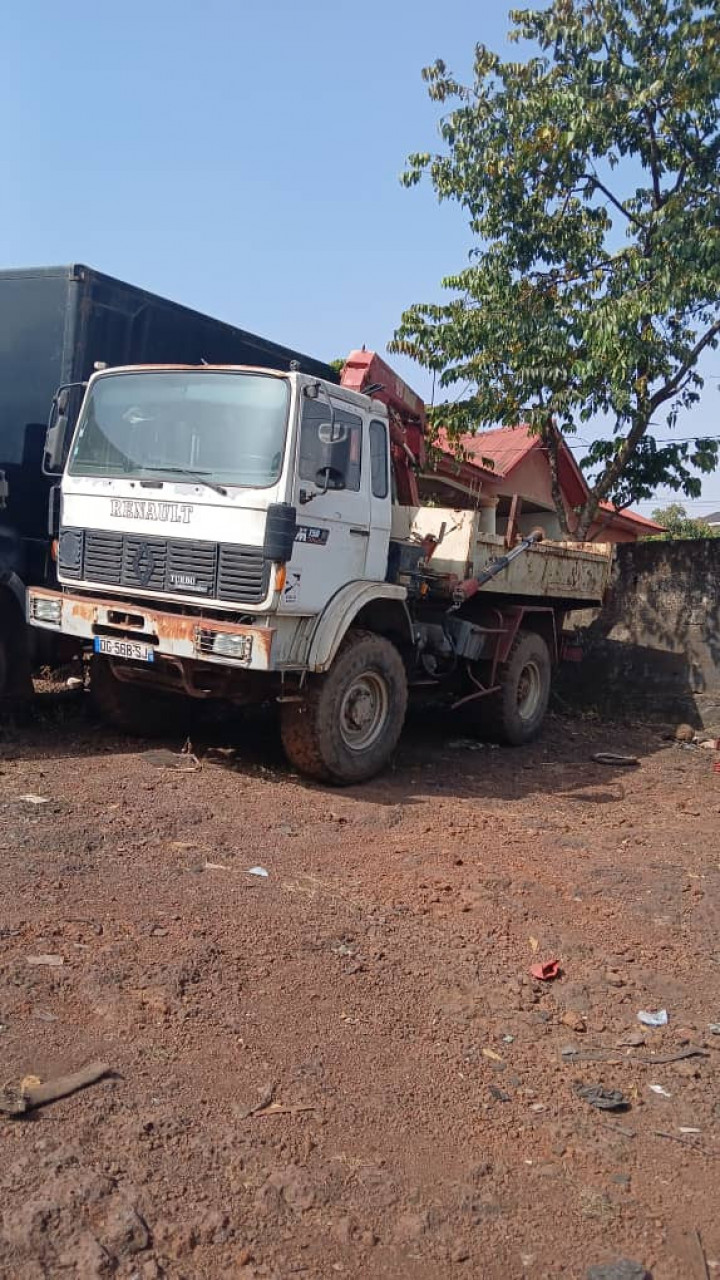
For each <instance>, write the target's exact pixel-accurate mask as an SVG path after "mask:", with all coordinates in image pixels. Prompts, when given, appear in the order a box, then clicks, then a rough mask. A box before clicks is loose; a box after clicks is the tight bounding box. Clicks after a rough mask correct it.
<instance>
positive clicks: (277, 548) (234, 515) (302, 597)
mask: <svg viewBox="0 0 720 1280" xmlns="http://www.w3.org/2000/svg"><path fill="white" fill-rule="evenodd" d="M371 390H372V389H371ZM408 390H409V389H408ZM410 394H412V393H410ZM57 430H58V431H59V432H60V434H61V433H62V422H60V423H59V424H58V426H57ZM391 435H392V431H391V419H390V416H389V412H388V408H387V407H386V404H385V403H383V402H382V400H381V399H378V398H374V397H373V394H370V395H368V394H364V393H363V392H361V391H357V390H353V389H351V388H349V387H347V386H343V385H336V384H334V383H331V382H328V381H323V380H321V379H318V378H315V377H311V376H309V375H307V374H304V373H302V372H300V371H298V370H295V369H291V370H290V371H289V372H277V371H274V370H269V369H259V368H249V367H232V366H222V367H220V366H213V367H210V366H200V367H198V366H131V367H127V368H115V369H103V370H101V371H99V372H97V373H95V374H94V376H93V377H92V378H91V379H90V382H89V384H88V387H87V391H86V394H85V399H84V402H83V407H82V410H81V412H80V415H79V418H78V422H77V426H76V429H75V432H74V436H73V439H72V441H71V443H70V447H69V451H68V453H67V462H66V466H65V471H64V474H63V478H62V486H61V515H60V529H59V536H58V540H57V575H58V583H59V590H57V591H53V590H48V589H45V588H35V589H32V590H31V591H30V593H29V602H28V609H29V620H30V622H31V623H32V624H33V625H35V626H38V627H43V628H50V629H55V630H59V631H61V632H63V633H64V634H66V635H70V636H74V637H76V638H77V639H78V640H80V641H81V642H83V644H84V645H85V646H86V648H87V649H89V650H91V652H92V658H93V661H92V674H91V683H92V688H93V691H94V695H95V697H96V700H97V701H98V703H99V705H100V707H101V709H102V710H103V711H104V713H105V714H106V715H107V716H108V717H109V718H111V719H112V720H113V721H114V722H115V723H117V724H119V725H122V726H123V727H126V728H130V729H134V730H139V731H144V730H147V729H148V728H150V727H151V724H152V721H153V720H155V721H156V722H158V723H159V724H160V725H161V726H165V727H166V726H167V725H168V724H169V723H170V721H171V720H172V713H173V712H174V711H179V709H180V707H181V706H182V703H181V702H180V700H179V699H177V698H175V699H173V696H172V695H177V694H178V693H182V694H185V695H190V696H191V697H194V698H196V699H211V698H221V699H225V700H227V701H229V702H234V703H242V702H246V701H248V700H256V699H262V698H266V697H268V696H269V695H272V696H274V697H276V698H277V699H278V700H279V701H280V703H281V706H282V726H283V740H284V743H285V747H286V751H287V753H288V755H289V756H290V758H291V759H292V760H293V762H294V763H295V764H296V766H297V767H299V768H300V769H302V770H303V771H304V772H306V773H308V774H310V775H312V776H315V777H320V778H325V779H328V780H330V781H334V782H352V781H361V780H363V779H365V778H367V777H370V776H371V775H372V774H373V773H376V772H377V771H378V770H379V769H380V768H382V766H383V765H384V764H385V762H386V761H387V759H388V757H389V755H390V754H391V752H392V751H393V750H394V747H395V745H396V743H397V740H398V737H399V734H400V731H401V728H402V724H403V720H404V716H405V708H406V703H407V690H408V681H412V680H413V679H414V678H416V679H417V680H418V682H419V683H422V684H423V685H424V686H427V685H428V684H430V685H432V684H433V683H435V684H437V685H438V688H445V687H448V688H449V689H451V690H453V691H454V696H456V695H457V694H458V693H461V692H462V688H463V687H464V682H465V681H466V679H467V678H468V677H469V679H470V680H471V686H470V687H471V692H470V694H469V697H470V698H471V699H473V698H476V697H478V696H480V695H481V693H482V694H487V695H497V694H498V693H499V692H500V690H501V688H502V687H503V684H502V681H500V680H499V675H498V673H499V672H500V669H501V667H504V666H507V664H508V663H509V662H511V659H512V655H513V652H514V646H515V645H516V641H517V638H518V635H520V633H521V628H520V622H521V621H522V620H523V618H526V619H527V617H528V616H529V613H528V610H529V607H528V605H527V604H524V605H523V606H521V607H520V609H519V612H518V606H516V605H515V606H514V607H513V608H510V609H508V608H507V607H506V608H505V611H504V613H503V612H502V610H501V622H500V626H498V622H497V620H496V618H495V612H497V610H495V611H494V612H492V611H491V613H492V616H490V615H488V614H487V608H488V607H489V606H490V605H492V603H493V602H492V600H490V601H488V600H487V599H486V597H482V600H481V603H480V605H479V606H478V601H477V598H476V594H477V593H476V589H475V588H474V587H472V583H473V582H474V581H476V579H473V578H472V574H474V573H476V572H477V571H478V570H479V569H481V568H482V567H483V565H484V564H486V562H487V561H488V545H486V544H487V543H488V538H487V536H485V535H483V534H482V532H481V527H480V523H479V517H478V512H477V511H475V512H472V511H464V512H461V513H457V512H455V513H453V512H443V510H441V509H438V508H432V509H430V510H424V511H423V509H421V508H420V509H418V508H410V507H407V506H405V507H403V508H399V507H398V505H397V504H393V466H392V463H393V440H392V439H391ZM458 515H459V517H460V518H458ZM443 516H445V517H447V518H445V519H441V517H443ZM436 525H437V529H435V526H436ZM447 531H452V533H453V537H454V540H453V542H452V547H453V550H452V555H451V558H450V559H449V560H442V561H440V560H438V562H437V563H438V564H440V563H442V571H440V572H436V571H435V570H434V569H433V567H432V564H431V555H432V550H433V549H434V548H435V547H437V546H438V545H439V544H440V542H442V540H443V538H444V537H445V536H446V533H447ZM490 544H491V545H490V550H491V551H493V552H495V553H497V552H498V551H500V550H502V549H503V544H502V539H499V538H495V539H493V538H492V537H491V538H490ZM448 545H450V543H448ZM391 546H392V547H394V550H393V551H392V553H391ZM528 549H529V544H528ZM534 549H535V550H542V551H545V550H546V548H534ZM512 554H513V555H515V554H517V552H513V553H512ZM497 558H498V557H497V555H495V560H497ZM510 558H512V556H511V557H510ZM491 559H492V557H491ZM506 559H507V557H506ZM605 559H606V558H605ZM565 561H567V552H565ZM601 561H602V563H601ZM560 564H561V561H560V560H558V558H557V557H556V558H555V561H553V562H552V563H551V562H547V561H546V562H536V563H535V578H534V579H533V585H532V592H531V594H533V595H535V596H537V595H542V596H546V595H547V594H548V591H549V592H550V595H551V597H552V599H551V600H549V601H548V600H543V602H542V603H541V604H535V605H533V606H531V609H530V611H532V610H534V612H535V614H536V617H535V626H534V631H531V632H529V633H528V634H530V635H531V639H530V641H529V642H526V645H525V648H526V649H527V650H528V654H527V662H524V665H522V671H525V672H526V676H525V677H522V671H521V673H520V677H519V678H520V680H521V681H522V678H525V679H526V683H527V679H530V685H531V686H532V687H531V689H530V695H531V696H530V695H528V694H527V691H526V693H523V694H522V696H521V693H518V688H516V687H515V685H517V683H518V682H517V681H515V683H514V685H513V688H514V692H513V693H512V695H511V700H512V699H515V702H514V703H513V708H514V716H510V715H509V712H508V715H506V717H505V718H506V720H507V721H508V725H507V726H506V728H508V733H507V734H506V736H509V737H510V738H511V739H513V740H518V741H522V740H526V739H527V738H528V737H529V736H533V734H534V733H536V732H537V730H538V728H539V726H540V724H541V722H542V718H543V716H544V712H545V708H546V705H547V698H548V694H549V671H550V666H551V662H552V657H553V656H554V654H555V653H556V652H557V648H558V643H557V633H558V628H559V626H560V625H561V615H560V612H559V611H560V610H562V609H563V608H566V607H567V605H568V602H569V601H571V600H577V599H578V597H581V599H580V600H579V601H578V604H580V603H581V604H584V605H586V604H588V603H594V602H596V599H597V596H598V590H599V589H600V577H602V576H603V572H604V570H605V568H606V564H605V561H604V560H603V558H602V557H599V556H598V555H597V553H595V555H594V556H593V555H592V554H590V553H587V555H586V563H585V565H584V569H583V572H584V577H583V575H581V578H582V585H581V584H580V579H579V578H578V575H577V572H576V569H577V566H573V574H568V573H567V572H565V573H563V572H560V573H559V576H558V565H560ZM548 565H549V566H550V568H553V566H554V569H555V575H554V577H553V573H552V572H549V570H548ZM508 568H509V565H508ZM469 575H470V576H469ZM493 575H495V576H497V574H496V571H495V570H492V571H491V573H490V577H493ZM593 575H594V576H593ZM598 575H599V576H598ZM506 576H507V575H506ZM485 580H486V579H484V580H483V581H485ZM508 581H509V579H508ZM468 582H469V583H470V584H471V586H470V589H467V583H468ZM553 583H554V584H555V585H554V586H552V584H553ZM463 584H466V590H465V592H464V593H463V591H460V592H459V593H458V586H459V585H460V586H462V585H463ZM569 584H571V585H569ZM521 585H522V584H521ZM505 590H506V594H507V584H506V587H505ZM515 590H517V588H515ZM525 594H527V585H526V592H525ZM600 594H601V592H600ZM510 603H511V602H510V601H508V600H506V601H505V605H506V606H507V605H508V604H510ZM541 614H545V615H547V616H546V617H544V618H542V617H541ZM503 618H504V619H505V622H503ZM505 623H507V625H505ZM533 637H534V638H533ZM515 665H516V666H517V663H516V664H515ZM528 671H529V672H530V676H529V677H528V676H527V672H528ZM478 672H479V673H481V674H482V676H483V678H482V679H480V678H479V675H478ZM518 687H519V686H518ZM518 698H520V701H519V702H518V701H517V700H518ZM523 698H524V699H525V703H523ZM460 700H461V701H465V700H467V699H465V698H461V699H460ZM496 701H497V698H496ZM518 708H519V711H518ZM510 720H512V722H513V723H512V725H510Z"/></svg>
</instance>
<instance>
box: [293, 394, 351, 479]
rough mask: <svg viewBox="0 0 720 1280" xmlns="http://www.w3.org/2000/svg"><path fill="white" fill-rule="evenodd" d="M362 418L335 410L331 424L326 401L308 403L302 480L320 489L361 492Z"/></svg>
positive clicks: (305, 406)
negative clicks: (308, 481) (310, 482)
mask: <svg viewBox="0 0 720 1280" xmlns="http://www.w3.org/2000/svg"><path fill="white" fill-rule="evenodd" d="M361 462H362V418H360V417H359V415H357V414H354V413H348V412H347V411H346V410H345V409H339V408H337V407H335V420H334V423H333V422H331V417H330V409H329V406H328V403H327V401H326V400H323V399H321V398H320V397H318V399H317V400H306V401H305V402H304V404H303V415H302V426H301V428H300V466H299V474H300V479H301V480H310V481H312V483H313V484H316V485H318V486H319V487H320V488H323V489H324V488H325V481H326V479H327V482H328V483H327V487H328V489H343V488H345V489H353V490H354V491H355V492H357V491H358V490H359V489H360V468H361Z"/></svg>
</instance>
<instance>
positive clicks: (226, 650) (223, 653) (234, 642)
mask: <svg viewBox="0 0 720 1280" xmlns="http://www.w3.org/2000/svg"><path fill="white" fill-rule="evenodd" d="M252 643H253V638H252V636H237V635H232V634H231V633H225V632H223V631H219V632H218V633H217V634H216V635H215V638H214V639H213V647H212V651H213V653H216V654H217V655H218V657H219V658H235V659H236V660H237V661H238V662H249V661H250V658H251V655H252Z"/></svg>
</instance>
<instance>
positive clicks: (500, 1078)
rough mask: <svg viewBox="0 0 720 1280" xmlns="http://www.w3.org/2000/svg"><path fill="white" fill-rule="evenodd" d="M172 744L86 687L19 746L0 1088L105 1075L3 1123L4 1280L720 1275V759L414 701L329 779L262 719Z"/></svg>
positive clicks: (4, 750) (44, 713) (646, 738)
mask: <svg viewBox="0 0 720 1280" xmlns="http://www.w3.org/2000/svg"><path fill="white" fill-rule="evenodd" d="M41 706H43V704H41ZM162 745H163V746H164V748H165V750H164V752H163V751H162V750H161V752H160V754H159V755H158V754H157V750H158V748H157V744H152V743H149V742H137V741H133V740H130V739H124V738H119V737H117V736H114V735H113V734H112V733H110V732H109V731H108V730H106V729H104V728H102V727H100V726H99V725H97V724H95V723H94V722H93V720H92V718H91V717H90V715H89V714H88V713H87V711H86V710H85V708H84V698H83V696H82V695H79V696H78V697H77V698H76V699H75V700H74V701H73V702H72V703H69V704H67V705H66V706H64V707H58V706H57V705H56V703H55V702H54V701H53V700H50V701H49V702H46V704H44V708H43V709H42V710H41V712H40V714H39V715H38V716H37V717H36V718H35V719H34V720H33V721H32V722H30V723H29V724H26V725H24V726H22V727H16V728H15V729H8V728H6V729H5V730H4V731H3V734H2V740H1V742H0V802H1V805H2V815H3V827H2V836H1V839H2V846H3V849H2V858H1V859H0V903H1V910H0V1062H1V1074H0V1085H2V1083H3V1082H5V1081H14V1082H16V1083H17V1082H18V1081H20V1080H21V1079H22V1078H23V1077H26V1076H28V1075H32V1076H37V1077H39V1078H40V1079H41V1080H52V1079H54V1078H56V1077H58V1076H59V1075H62V1074H63V1073H65V1072H68V1071H74V1070H76V1069H77V1068H79V1067H82V1066H83V1065H85V1064H86V1063H88V1062H90V1061H93V1060H98V1059H100V1060H103V1061H104V1062H106V1063H107V1064H108V1065H109V1067H110V1068H111V1074H110V1075H109V1077H108V1078H106V1079H104V1080H103V1081H101V1082H100V1083H97V1084H95V1085H93V1086H91V1087H90V1088H88V1089H86V1090H85V1091H83V1092H81V1093H76V1094H74V1095H73V1096H72V1097H67V1098H65V1099H63V1100H62V1101H57V1102H54V1103H53V1104H51V1105H48V1106H46V1107H44V1108H42V1109H38V1110H37V1111H31V1112H29V1113H28V1114H27V1116H26V1117H25V1118H24V1119H8V1118H2V1117H0V1144H1V1147H0V1150H1V1154H0V1218H1V1221H2V1227H1V1228H0V1275H2V1277H8V1278H10V1280H26V1278H27V1280H36V1278H39V1277H68V1278H72V1277H80V1278H82V1280H87V1278H89V1277H94V1276H99V1277H104V1276H118V1277H123V1278H125V1280H130V1277H136V1278H137V1280H152V1278H155V1277H162V1276H168V1277H173V1280H175V1278H178V1280H182V1278H187V1280H194V1278H195V1277H198V1278H205V1277H207V1278H212V1280H216V1278H220V1277H232V1278H233V1280H235V1278H237V1280H286V1278H288V1280H289V1278H291V1277H294V1276H301V1277H303V1280H315V1278H318V1280H320V1278H322V1280H324V1278H325V1277H333V1276H336V1275H340V1276H344V1277H346V1278H347V1280H360V1277H363V1280H375V1277H377V1278H378V1280H379V1278H382V1277H392V1278H393V1280H403V1278H404V1277H413V1278H417V1280H430V1278H433V1280H434V1278H435V1277H454V1276H458V1277H478V1278H480V1277H482V1280H515V1278H516V1277H517V1278H518V1280H520V1278H521V1277H528V1278H529V1280H542V1278H548V1277H552V1278H555V1277H580V1278H581V1280H582V1278H584V1277H586V1276H588V1277H598V1278H599V1277H605V1276H615V1275H623V1276H628V1277H634V1276H638V1277H639V1276H641V1275H642V1274H643V1268H645V1269H647V1270H648V1271H649V1272H651V1273H652V1276H653V1277H654V1278H655V1280H705V1277H708V1276H710V1277H712V1276H718V1277H719V1280H720V1083H719V1081H718V1064H719V1062H720V1035H719V1034H717V1031H716V1032H713V1031H712V1030H711V1025H712V1024H717V1023H720V936H719V933H718V924H719V923H720V775H719V774H715V773H713V763H714V761H715V760H716V759H718V755H717V754H714V753H712V752H709V751H706V750H703V749H699V748H688V747H683V746H680V745H678V744H675V743H673V742H669V741H666V740H663V738H662V735H661V732H660V731H659V730H658V729H649V728H637V727H636V728H634V729H621V728H618V727H617V726H615V727H610V726H608V725H605V726H603V725H600V724H597V723H591V722H587V721H573V720H568V719H560V718H555V719H553V720H551V721H550V723H549V725H548V728H547V731H546V732H545V734H544V737H543V739H542V741H540V742H539V743H537V744H535V745H534V746H532V747H528V748H525V749H520V750H515V751H505V750H502V751H501V750H497V749H492V748H490V747H488V746H486V747H479V746H478V747H474V745H473V744H472V743H468V741H467V740H464V741H463V740H462V739H461V740H460V741H458V740H457V728H456V727H453V725H452V724H446V723H443V722H438V720H437V717H436V716H427V717H422V716H421V717H417V718H416V719H414V720H413V721H412V722H411V724H410V725H409V727H408V729H407V731H406V733H405V736H404V739H403V742H402V744H401V749H400V751H399V753H398V756H397V760H396V762H395V767H394V769H393V771H392V772H390V773H389V774H388V775H387V776H385V777H383V778H381V779H380V780H378V781H376V782H374V783H372V784H370V785H366V786H363V787H357V788H354V789H351V790H345V791H330V790H325V789H323V788H320V787H317V786H311V785H308V784H306V783H304V782H302V781H301V780H300V779H298V778H297V777H295V776H292V775H291V774H290V772H289V771H288V769H287V767H286V766H285V765H284V763H283V761H282V758H281V755H280V750H279V746H278V739H277V733H276V728H275V725H274V723H273V722H272V720H268V719H265V718H263V717H262V716H259V717H254V718H253V719H252V720H250V721H248V722H247V723H246V724H245V725H243V724H242V723H240V724H238V725H236V726H234V727H233V728H232V730H231V729H229V728H228V727H227V726H226V727H225V728H223V729H222V730H220V729H218V730H217V731H215V733H214V734H211V735H209V736H208V735H206V739H205V740H204V741H200V740H198V741H196V740H195V739H194V740H193V747H194V750H195V752H196V755H197V758H198V762H199V764H198V767H194V766H193V764H192V761H191V760H186V761H184V762H183V761H180V762H178V761H176V760H175V759H174V758H173V757H172V756H170V755H169V754H168V749H170V750H172V751H174V752H176V751H178V750H179V749H180V748H181V746H182V743H180V742H169V743H165V744H162ZM599 750H611V751H612V750H614V751H622V752H635V753H637V755H638V756H639V758H640V765H639V767H637V768H633V769H627V768H626V769H620V768H615V767H607V766H603V765H601V764H596V763H593V762H592V760H591V756H592V754H593V752H596V751H599ZM148 753H150V754H148ZM178 763H180V764H181V765H183V768H180V769H179V768H177V767H173V766H175V765H177V764H178ZM40 800H42V801H43V803H39V801H40ZM253 866H260V867H262V868H264V869H265V870H266V871H267V876H259V875H253V874H250V873H249V868H251V867H253ZM38 957H40V958H41V960H43V962H41V963H36V962H34V961H37V958H38ZM47 957H50V958H51V961H52V960H54V963H52V962H51V963H48V962H47V959H46V958H47ZM551 958H556V959H557V960H559V962H560V966H561V975H560V976H559V977H558V978H556V979H555V980H554V981H549V982H544V983H543V982H539V981H536V980H533V979H532V978H531V977H530V975H529V972H528V971H529V968H530V966H531V965H532V964H534V963H538V962H539V961H545V960H549V959H551ZM59 961H61V962H62V963H59ZM659 1008H666V1009H667V1011H668V1015H669V1023H668V1025H667V1027H666V1028H664V1029H658V1030H653V1029H648V1028H644V1027H642V1026H641V1024H640V1023H639V1021H638V1018H637V1013H638V1010H657V1009H659ZM694 1048H696V1049H698V1050H699V1051H700V1052H698V1053H697V1054H694V1055H691V1053H690V1051H691V1050H693V1049H694ZM683 1051H685V1056H682V1057H678V1056H677V1055H679V1054H681V1053H683ZM673 1057H674V1058H675V1059H676V1060H674V1061H672V1060H668V1059H671V1058H673ZM663 1059H665V1061H663ZM594 1084H601V1085H602V1086H604V1087H605V1088H606V1089H618V1090H621V1091H622V1094H623V1095H624V1097H625V1099H626V1102H627V1107H626V1109H625V1110H624V1111H621V1112H611V1111H600V1110H597V1109H595V1108H594V1107H592V1106H591V1105H590V1104H589V1103H588V1102H587V1101H586V1100H584V1099H583V1098H582V1097H581V1096H580V1095H579V1093H578V1087H579V1086H582V1085H594ZM618 1259H629V1260H633V1261H635V1262H636V1263H637V1264H639V1265H638V1267H637V1269H636V1270H632V1269H630V1268H626V1270H625V1271H619V1272H618V1271H617V1270H614V1271H613V1270H607V1271H605V1270H603V1269H602V1264H608V1263H611V1262H613V1261H617V1260H618ZM593 1267H595V1268H597V1270H595V1271H593Z"/></svg>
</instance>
